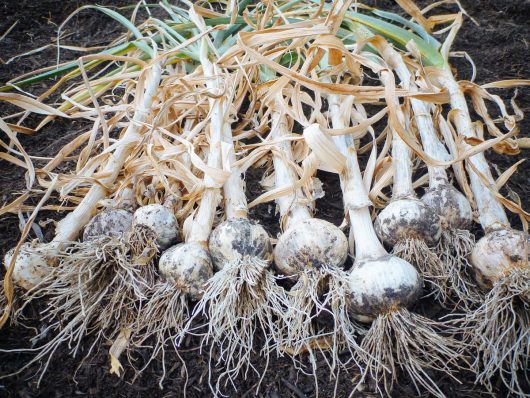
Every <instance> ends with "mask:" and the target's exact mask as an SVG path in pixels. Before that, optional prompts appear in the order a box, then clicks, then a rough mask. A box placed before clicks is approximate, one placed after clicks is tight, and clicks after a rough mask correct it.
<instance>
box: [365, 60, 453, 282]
mask: <svg viewBox="0 0 530 398" xmlns="http://www.w3.org/2000/svg"><path fill="white" fill-rule="evenodd" d="M380 80H381V82H382V83H383V85H384V86H385V90H386V100H387V103H388V106H389V108H391V107H392V112H390V124H389V125H390V129H391V131H392V170H393V172H394V173H393V177H394V179H393V186H392V199H391V202H390V203H389V204H388V205H387V206H386V207H385V208H384V209H383V210H382V211H381V212H380V213H379V215H378V217H377V220H376V223H375V228H376V231H377V233H378V235H379V236H380V237H381V239H383V241H384V242H385V243H387V244H389V245H391V246H393V253H394V254H395V255H397V256H399V257H401V258H403V259H405V260H407V261H408V262H410V263H411V264H413V265H415V266H416V267H418V270H419V271H420V273H421V275H422V277H423V278H424V279H425V280H426V281H427V282H428V283H429V284H430V285H431V286H432V287H433V288H434V289H435V290H436V291H441V292H443V289H444V286H445V284H446V283H447V280H448V272H447V270H446V269H445V267H444V264H443V263H442V261H441V260H440V258H439V256H438V255H437V254H436V253H435V252H434V251H433V248H434V246H435V245H436V243H437V242H438V240H439V239H440V236H441V233H442V231H441V226H440V217H439V216H438V215H437V214H436V213H435V211H434V210H433V209H432V208H430V207H428V206H427V205H426V204H425V203H423V202H422V201H420V200H419V199H417V198H416V195H415V192H414V188H413V185H412V161H411V155H412V152H411V149H410V148H409V147H408V145H407V144H406V143H405V142H404V141H403V140H402V139H401V137H400V136H399V134H398V132H397V130H396V129H398V128H399V129H407V127H409V123H410V121H409V119H408V117H407V116H406V115H405V113H404V112H405V109H402V107H401V105H400V104H399V102H398V100H397V98H396V97H395V95H394V94H393V93H394V85H395V80H394V75H393V73H392V72H391V70H387V69H384V70H382V71H381V73H380Z"/></svg>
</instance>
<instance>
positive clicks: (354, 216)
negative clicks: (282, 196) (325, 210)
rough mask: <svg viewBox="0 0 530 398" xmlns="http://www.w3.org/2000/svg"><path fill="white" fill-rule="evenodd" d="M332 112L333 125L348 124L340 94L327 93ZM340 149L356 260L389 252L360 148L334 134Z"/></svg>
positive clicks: (345, 206) (345, 204)
mask: <svg viewBox="0 0 530 398" xmlns="http://www.w3.org/2000/svg"><path fill="white" fill-rule="evenodd" d="M327 98H328V104H329V113H330V116H331V120H332V123H333V128H335V129H342V128H346V127H348V125H347V123H346V122H345V120H344V117H343V115H342V114H341V109H340V103H341V102H340V96H338V95H335V94H330V95H328V97H327ZM333 141H334V142H335V145H336V146H337V148H338V150H339V151H340V152H341V153H342V154H343V155H344V156H345V157H346V167H345V168H344V171H343V173H342V174H341V175H340V180H341V186H342V192H343V200H344V208H345V209H346V210H347V211H348V215H349V217H350V228H351V231H352V233H353V237H354V241H355V260H356V261H357V262H360V261H363V260H366V259H369V258H377V257H382V256H385V255H387V254H388V253H387V252H386V250H385V248H384V247H383V245H382V244H381V242H380V241H379V239H378V238H377V235H376V233H375V229H374V226H373V223H372V218H371V217H370V210H369V206H371V205H372V202H371V200H370V198H369V197H368V191H367V189H366V187H365V185H364V181H363V177H362V174H361V169H360V167H359V162H358V159H357V152H356V150H355V147H354V146H353V145H351V146H349V145H348V139H347V137H346V136H345V135H341V136H333Z"/></svg>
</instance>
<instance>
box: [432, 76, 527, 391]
mask: <svg viewBox="0 0 530 398" xmlns="http://www.w3.org/2000/svg"><path fill="white" fill-rule="evenodd" d="M437 80H438V82H439V84H440V85H441V86H442V87H443V88H445V89H446V90H447V91H448V92H449V96H450V103H451V109H452V110H453V112H454V123H455V126H456V130H457V132H458V134H459V135H460V136H461V137H466V138H478V137H477V134H476V130H475V128H474V126H473V123H472V122H471V117H470V115H469V110H468V108H467V103H466V99H465V96H464V94H463V92H462V90H461V88H460V86H459V84H458V82H456V81H455V79H454V77H453V75H452V73H451V72H450V70H449V69H448V68H447V69H445V70H443V71H440V74H439V76H437ZM463 145H464V148H465V149H466V148H467V147H468V145H467V144H465V143H463ZM466 166H467V170H468V175H469V179H470V183H471V190H472V192H473V197H474V199H475V202H476V204H477V209H478V212H479V216H480V223H481V225H482V228H483V229H484V232H485V234H486V235H485V236H484V237H483V238H481V239H480V240H479V241H478V242H477V243H476V244H475V247H474V248H473V251H472V252H471V257H470V262H471V265H472V267H473V270H474V274H475V279H476V281H477V283H478V284H479V286H480V287H482V288H483V289H484V290H486V291H487V294H486V296H485V298H484V301H483V303H482V305H481V306H480V307H479V308H478V309H477V310H476V311H474V312H471V313H468V314H467V315H466V317H465V320H464V325H465V326H467V327H468V332H467V336H468V338H469V339H470V341H471V345H472V346H474V347H475V348H476V350H477V355H476V359H475V361H474V363H473V367H474V370H475V371H476V373H477V381H478V382H480V383H482V384H484V385H485V386H486V387H487V388H488V389H489V390H490V391H492V390H493V386H492V384H491V381H490V380H491V379H492V378H493V376H494V375H495V374H497V373H498V374H499V375H500V377H501V379H502V381H503V383H504V384H505V385H506V386H507V387H508V389H509V390H510V391H511V392H512V393H513V394H516V395H520V396H525V392H524V386H523V385H522V384H523V383H525V381H524V380H520V379H519V376H518V374H519V371H522V372H523V373H524V371H525V369H528V366H529V363H528V360H529V358H530V352H529V347H530V316H529V312H528V306H529V305H530V284H529V281H530V237H529V235H528V234H527V233H526V232H523V231H517V230H514V229H512V228H511V227H510V224H509V221H508V217H507V216H506V213H505V211H504V208H503V206H502V204H501V203H500V201H499V200H498V199H497V198H496V196H495V193H496V192H497V188H496V185H495V181H494V179H493V176H492V174H491V171H490V169H489V166H488V163H487V161H486V158H485V156H484V154H483V153H479V154H476V155H474V156H471V157H469V158H468V159H467V160H466ZM479 173H480V174H481V176H482V178H484V179H485V181H483V180H482V178H481V176H479ZM486 183H487V184H486Z"/></svg>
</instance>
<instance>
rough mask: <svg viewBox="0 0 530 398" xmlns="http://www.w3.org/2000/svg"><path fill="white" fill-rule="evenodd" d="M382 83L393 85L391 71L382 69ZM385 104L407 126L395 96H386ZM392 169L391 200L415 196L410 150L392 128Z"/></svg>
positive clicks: (399, 121)
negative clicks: (392, 109) (393, 110)
mask: <svg viewBox="0 0 530 398" xmlns="http://www.w3.org/2000/svg"><path fill="white" fill-rule="evenodd" d="M380 79H381V82H382V83H383V85H385V86H388V85H391V86H393V85H394V84H395V83H394V76H393V74H392V72H391V71H389V70H383V71H381V75H380ZM386 99H387V105H388V106H389V107H393V108H394V109H395V111H396V114H397V117H398V120H396V122H397V123H400V124H401V125H402V126H404V127H405V128H407V120H406V118H405V115H404V114H403V111H402V109H401V105H400V104H399V101H398V100H397V98H396V97H395V96H393V97H389V96H387V98H386ZM391 131H392V170H393V171H394V184H393V187H392V200H398V199H402V198H406V197H409V198H410V197H415V194H414V188H413V186H412V160H411V156H412V151H411V150H410V148H409V147H408V145H407V144H405V142H404V141H403V140H402V139H401V137H400V136H399V135H398V133H397V132H396V131H395V130H394V129H393V128H392V126H391Z"/></svg>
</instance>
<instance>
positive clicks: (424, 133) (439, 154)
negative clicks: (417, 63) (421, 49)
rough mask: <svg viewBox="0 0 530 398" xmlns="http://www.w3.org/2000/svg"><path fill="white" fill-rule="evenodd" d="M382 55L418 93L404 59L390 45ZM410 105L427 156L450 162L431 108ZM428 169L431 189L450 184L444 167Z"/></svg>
mask: <svg viewBox="0 0 530 398" xmlns="http://www.w3.org/2000/svg"><path fill="white" fill-rule="evenodd" d="M381 55H382V56H383V58H384V60H385V62H387V63H388V64H389V65H390V66H391V67H392V68H393V69H394V70H395V71H396V73H397V75H398V76H399V79H400V80H401V84H402V86H403V88H405V89H408V90H409V91H410V92H412V93H416V92H418V86H417V85H416V84H415V83H414V79H413V77H412V75H411V73H410V71H409V69H408V68H407V65H406V64H405V62H404V61H403V58H402V57H401V55H400V54H399V53H398V52H397V51H396V50H394V49H393V48H392V46H391V45H390V44H388V43H385V44H383V45H382V49H381ZM410 103H411V105H412V110H413V112H414V117H415V119H416V125H417V126H418V130H419V133H420V136H421V142H422V145H423V148H424V150H425V152H426V153H427V155H429V156H430V157H432V158H433V159H436V160H440V161H449V160H450V156H449V153H448V152H447V150H446V149H445V147H444V145H443V144H442V142H441V141H440V140H439V139H438V136H437V134H436V130H435V128H434V124H433V122H432V118H431V113H430V110H429V106H428V105H427V104H426V103H425V102H423V101H420V100H418V99H415V98H411V99H410ZM427 169H428V171H429V187H430V188H436V187H439V186H440V185H445V184H447V183H448V182H449V179H448V178H447V173H446V171H445V168H444V167H439V166H429V165H428V166H427Z"/></svg>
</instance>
